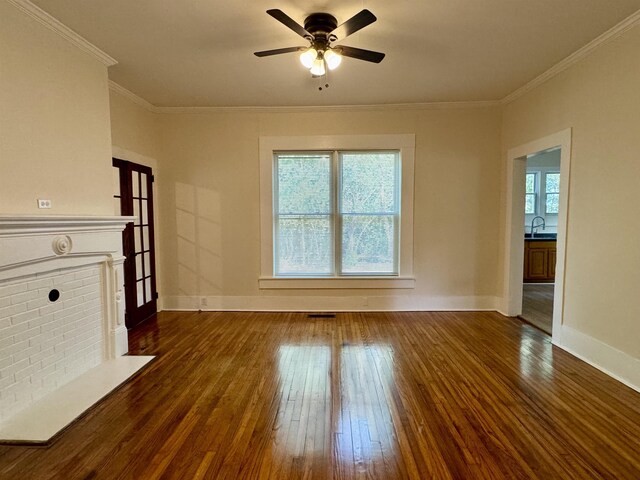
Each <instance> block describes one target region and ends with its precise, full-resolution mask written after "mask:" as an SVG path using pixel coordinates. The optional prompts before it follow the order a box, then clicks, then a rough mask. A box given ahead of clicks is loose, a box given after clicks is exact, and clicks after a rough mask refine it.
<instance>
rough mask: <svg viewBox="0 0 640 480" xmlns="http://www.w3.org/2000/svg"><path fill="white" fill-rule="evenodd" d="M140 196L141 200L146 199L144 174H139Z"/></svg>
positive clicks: (145, 176)
mask: <svg viewBox="0 0 640 480" xmlns="http://www.w3.org/2000/svg"><path fill="white" fill-rule="evenodd" d="M140 188H141V191H140V196H141V197H142V198H147V175H146V174H144V173H141V174H140Z"/></svg>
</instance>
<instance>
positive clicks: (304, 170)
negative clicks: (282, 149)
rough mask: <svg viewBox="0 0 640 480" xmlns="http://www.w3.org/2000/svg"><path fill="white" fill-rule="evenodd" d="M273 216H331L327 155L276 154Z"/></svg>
mask: <svg viewBox="0 0 640 480" xmlns="http://www.w3.org/2000/svg"><path fill="white" fill-rule="evenodd" d="M277 169H278V173H277V175H278V178H277V182H278V186H277V192H278V195H277V202H278V205H277V212H278V213H280V214H287V213H324V214H328V213H330V212H331V155H330V154H328V153H318V154H315V153H309V154H278V157H277Z"/></svg>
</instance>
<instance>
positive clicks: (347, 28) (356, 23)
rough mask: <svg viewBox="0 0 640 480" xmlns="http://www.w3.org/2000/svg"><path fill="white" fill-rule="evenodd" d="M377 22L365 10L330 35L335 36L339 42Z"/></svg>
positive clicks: (371, 14)
mask: <svg viewBox="0 0 640 480" xmlns="http://www.w3.org/2000/svg"><path fill="white" fill-rule="evenodd" d="M376 20H377V18H376V16H375V15H374V14H373V13H371V12H370V11H369V10H366V9H365V10H362V11H361V12H360V13H356V14H355V15H354V16H353V17H351V18H350V19H349V20H347V21H346V22H344V23H343V24H342V25H340V26H338V27H337V28H336V29H335V30H334V31H333V32H330V34H331V35H335V36H336V37H337V38H338V40H342V39H344V38H346V37H348V36H349V35H351V34H352V33H355V32H357V31H358V30H360V29H362V28H364V27H366V26H367V25H371V24H372V23H373V22H375V21H376Z"/></svg>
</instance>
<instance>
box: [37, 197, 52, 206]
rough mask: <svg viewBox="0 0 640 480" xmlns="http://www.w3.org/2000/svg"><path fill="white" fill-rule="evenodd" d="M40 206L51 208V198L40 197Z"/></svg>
mask: <svg viewBox="0 0 640 480" xmlns="http://www.w3.org/2000/svg"><path fill="white" fill-rule="evenodd" d="M38 208H51V200H46V199H43V198H39V199H38Z"/></svg>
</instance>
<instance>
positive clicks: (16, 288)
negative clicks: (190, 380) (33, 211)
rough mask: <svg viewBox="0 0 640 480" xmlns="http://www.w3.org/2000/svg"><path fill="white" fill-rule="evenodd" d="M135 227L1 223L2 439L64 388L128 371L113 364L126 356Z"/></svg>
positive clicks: (114, 219)
mask: <svg viewBox="0 0 640 480" xmlns="http://www.w3.org/2000/svg"><path fill="white" fill-rule="evenodd" d="M134 220H135V217H122V216H108V217H107V216H58V215H48V216H31V215H0V337H1V338H2V343H1V344H0V357H1V358H0V374H1V375H0V376H1V377H2V382H0V391H1V392H2V395H1V396H0V421H2V424H1V426H2V428H0V430H1V431H2V433H3V435H2V437H0V438H7V437H6V435H4V434H5V433H6V432H7V428H8V426H7V425H11V424H13V425H18V427H19V428H21V427H20V426H21V425H22V423H15V422H14V420H12V419H15V418H16V414H18V417H20V415H23V416H24V415H26V416H27V417H30V418H32V417H33V415H31V414H30V413H29V411H30V410H29V409H33V408H36V407H37V406H38V404H42V403H43V402H44V403H45V404H47V405H49V407H48V408H51V405H50V401H47V398H49V399H51V398H54V397H51V395H60V393H56V392H61V391H65V389H68V388H70V387H65V386H66V385H70V386H71V387H73V385H75V387H73V388H76V390H77V389H80V390H83V389H84V387H83V385H89V384H90V383H91V377H92V374H91V372H93V369H95V368H101V369H102V370H101V371H102V372H103V373H100V375H99V376H100V377H104V376H105V373H104V369H105V368H107V370H106V371H109V370H110V369H112V367H110V365H113V366H114V367H113V368H115V370H116V371H120V370H122V369H121V368H120V367H117V368H116V367H115V365H116V364H115V363H113V362H114V361H115V360H117V359H118V358H122V355H124V354H126V353H127V351H128V338H127V329H126V326H125V324H124V306H125V298H124V285H123V284H124V272H123V268H124V260H125V257H124V256H123V253H122V231H123V230H124V228H125V227H126V225H127V223H129V222H132V221H134ZM131 360H132V361H133V359H131ZM143 360H144V361H143ZM140 361H141V362H143V363H146V362H147V361H148V359H142V358H141V359H140ZM116 363H117V362H116ZM125 363H128V364H130V363H131V361H128V362H125ZM121 364H122V362H119V363H118V365H121ZM128 369H129V368H128V367H127V368H125V370H126V371H128ZM95 373H97V371H96V372H94V375H93V376H95ZM119 375H120V374H118V375H116V377H117V378H120V376H119ZM107 376H108V375H107ZM85 379H86V380H85ZM124 379H126V378H122V380H124ZM98 390H99V389H98ZM104 393H105V392H102V393H100V392H98V393H96V395H97V398H100V396H101V395H104ZM38 408H39V407H38ZM21 412H22V413H21ZM70 415H71V416H73V415H75V411H73V412H71V413H70ZM36 416H37V417H40V415H36ZM12 422H13V423H12ZM19 428H18V429H17V431H18V432H20V430H19ZM9 431H11V432H14V431H15V429H14V430H11V429H9ZM44 436H45V437H46V435H44ZM9 438H14V439H15V438H17V437H16V435H14V434H13V433H11V437H9Z"/></svg>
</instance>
